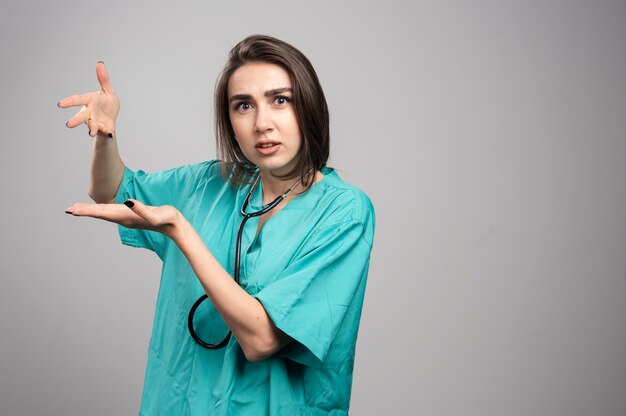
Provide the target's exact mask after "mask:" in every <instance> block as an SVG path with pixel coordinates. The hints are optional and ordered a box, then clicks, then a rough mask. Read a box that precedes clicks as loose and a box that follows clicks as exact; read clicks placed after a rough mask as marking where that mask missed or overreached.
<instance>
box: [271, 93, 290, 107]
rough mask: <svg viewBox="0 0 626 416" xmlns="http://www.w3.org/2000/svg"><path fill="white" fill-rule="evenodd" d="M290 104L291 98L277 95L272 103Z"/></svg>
mask: <svg viewBox="0 0 626 416" xmlns="http://www.w3.org/2000/svg"><path fill="white" fill-rule="evenodd" d="M290 102H291V98H289V97H287V96H285V95H277V96H276V97H274V103H275V104H278V105H286V104H288V103H290Z"/></svg>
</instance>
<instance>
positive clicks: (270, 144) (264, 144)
mask: <svg viewBox="0 0 626 416" xmlns="http://www.w3.org/2000/svg"><path fill="white" fill-rule="evenodd" d="M280 146H281V144H280V143H279V142H275V141H272V140H262V141H260V142H258V143H257V144H256V145H255V146H254V147H255V149H256V150H257V152H259V153H261V154H262V155H271V154H274V153H276V152H277V151H278V149H279V148H280Z"/></svg>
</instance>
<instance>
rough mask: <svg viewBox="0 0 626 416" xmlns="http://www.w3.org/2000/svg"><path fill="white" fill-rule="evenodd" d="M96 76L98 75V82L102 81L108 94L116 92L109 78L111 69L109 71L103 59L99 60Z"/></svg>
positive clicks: (102, 85)
mask: <svg viewBox="0 0 626 416" xmlns="http://www.w3.org/2000/svg"><path fill="white" fill-rule="evenodd" d="M96 76H97V77H98V82H99V83H100V88H101V89H102V92H104V93H107V94H108V93H112V92H114V91H113V86H112V85H111V81H110V80H109V71H107V68H106V66H104V62H102V61H99V62H98V64H97V65H96Z"/></svg>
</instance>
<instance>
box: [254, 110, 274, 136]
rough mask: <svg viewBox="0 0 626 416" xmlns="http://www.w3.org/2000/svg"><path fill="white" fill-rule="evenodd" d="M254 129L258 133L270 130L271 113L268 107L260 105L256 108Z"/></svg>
mask: <svg viewBox="0 0 626 416" xmlns="http://www.w3.org/2000/svg"><path fill="white" fill-rule="evenodd" d="M254 131H255V132H256V133H259V134H263V133H267V132H268V131H272V115H271V112H270V109H269V108H266V107H265V106H262V105H261V106H259V107H258V108H257V113H256V122H255V124H254Z"/></svg>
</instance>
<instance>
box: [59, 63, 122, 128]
mask: <svg viewBox="0 0 626 416" xmlns="http://www.w3.org/2000/svg"><path fill="white" fill-rule="evenodd" d="M96 76H97V77H98V82H99V83H100V91H98V92H90V93H86V94H80V95H73V96H71V97H67V98H64V99H62V100H61V101H59V102H58V103H57V105H58V106H59V107H60V108H69V107H76V106H82V108H81V109H80V111H78V113H76V114H75V115H74V117H72V118H71V119H70V120H69V121H68V122H67V123H65V125H66V126H67V127H69V128H74V127H76V126H78V125H80V124H83V123H85V124H87V127H89V135H90V136H91V137H94V136H96V135H99V136H107V137H114V136H115V120H116V119H117V115H118V113H119V112H120V100H119V98H118V97H117V95H116V94H115V90H114V89H113V86H112V85H111V81H109V73H108V72H107V69H106V67H105V66H104V62H102V61H100V62H98V64H97V65H96Z"/></svg>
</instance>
